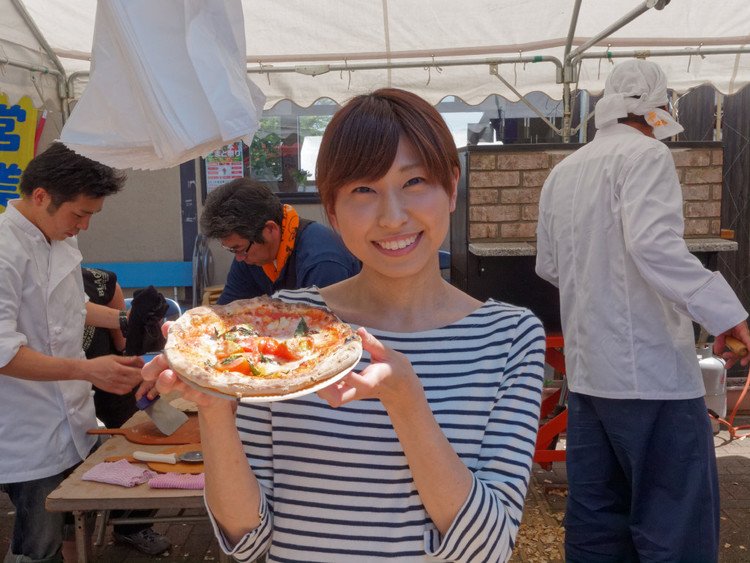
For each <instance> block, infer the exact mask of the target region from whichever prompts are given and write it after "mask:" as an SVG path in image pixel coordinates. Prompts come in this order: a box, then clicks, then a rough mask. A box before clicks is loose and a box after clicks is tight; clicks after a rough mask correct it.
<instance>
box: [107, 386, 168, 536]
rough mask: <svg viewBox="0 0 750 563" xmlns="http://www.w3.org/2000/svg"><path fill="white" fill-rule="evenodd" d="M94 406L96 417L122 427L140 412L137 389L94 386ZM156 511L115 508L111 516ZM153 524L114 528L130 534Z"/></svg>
mask: <svg viewBox="0 0 750 563" xmlns="http://www.w3.org/2000/svg"><path fill="white" fill-rule="evenodd" d="M94 408H95V409H96V418H98V419H99V420H101V421H102V422H103V423H104V426H106V427H107V428H120V427H121V426H122V425H123V424H125V423H126V422H127V421H128V420H129V419H130V417H131V416H133V415H134V414H135V413H137V412H138V407H137V406H135V389H133V390H132V391H130V393H127V394H125V395H116V394H115V393H109V392H108V391H102V390H101V389H99V388H98V387H94ZM155 513H156V511H154V510H113V511H112V512H111V513H110V516H111V517H112V518H123V517H124V516H133V517H140V518H145V517H150V516H153V515H154V514H155ZM151 526H152V524H118V525H116V526H114V527H113V529H114V531H115V533H117V534H122V535H125V536H129V535H130V534H134V533H136V532H139V531H141V530H143V529H145V528H150V527H151Z"/></svg>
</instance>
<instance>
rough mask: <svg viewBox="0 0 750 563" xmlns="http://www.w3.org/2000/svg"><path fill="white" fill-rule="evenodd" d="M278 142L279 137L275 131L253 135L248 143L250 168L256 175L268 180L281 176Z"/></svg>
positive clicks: (279, 142) (279, 141)
mask: <svg viewBox="0 0 750 563" xmlns="http://www.w3.org/2000/svg"><path fill="white" fill-rule="evenodd" d="M280 144H281V137H280V136H279V135H278V134H276V133H268V134H266V135H265V136H263V137H260V136H258V135H256V136H255V137H253V142H252V143H251V144H250V169H251V170H252V173H253V174H254V175H255V176H256V177H259V178H263V179H268V180H277V179H279V178H280V177H281V155H280V154H279V145H280Z"/></svg>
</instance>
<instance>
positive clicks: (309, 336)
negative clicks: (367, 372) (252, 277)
mask: <svg viewBox="0 0 750 563" xmlns="http://www.w3.org/2000/svg"><path fill="white" fill-rule="evenodd" d="M164 353H165V355H166V356H167V360H168V361H169V364H170V366H171V368H172V369H173V370H174V371H175V372H177V373H178V375H179V376H180V377H181V378H182V379H184V380H186V381H187V382H188V383H190V384H193V385H197V386H199V387H201V388H203V389H208V390H213V391H218V392H220V393H223V394H225V395H231V396H232V397H237V398H243V397H257V398H262V397H268V398H269V400H276V399H278V398H283V396H285V395H290V394H292V393H296V392H299V391H302V390H305V389H311V388H313V387H314V388H315V389H318V388H320V386H321V385H322V386H324V385H325V384H324V382H326V381H328V380H330V381H331V382H333V381H334V380H335V379H337V376H343V375H344V374H345V373H347V372H348V371H349V370H351V369H352V368H353V367H354V366H355V365H357V362H358V361H359V358H360V356H361V355H362V342H361V340H360V338H359V335H357V334H356V333H355V332H354V331H353V330H352V328H351V327H350V326H349V325H348V324H346V323H344V322H342V321H340V320H339V319H338V317H336V316H335V315H334V314H333V313H331V312H330V311H329V310H327V309H323V308H319V307H312V306H308V305H302V304H298V303H286V302H284V301H281V300H279V299H271V298H270V297H265V296H263V297H256V298H254V299H242V300H239V301H234V302H232V303H229V304H228V305H211V306H207V307H197V308H195V309H190V310H189V311H187V312H185V313H184V314H183V315H182V316H181V317H180V318H179V319H177V320H176V321H175V322H174V323H173V324H172V325H171V326H170V327H169V334H168V336H167V344H166V346H165V347H164Z"/></svg>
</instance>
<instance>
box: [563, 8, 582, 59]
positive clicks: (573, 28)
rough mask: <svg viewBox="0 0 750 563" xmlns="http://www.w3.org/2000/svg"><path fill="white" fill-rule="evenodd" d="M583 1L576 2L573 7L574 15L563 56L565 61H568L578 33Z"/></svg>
mask: <svg viewBox="0 0 750 563" xmlns="http://www.w3.org/2000/svg"><path fill="white" fill-rule="evenodd" d="M582 1H583V0H576V3H575V5H574V6H573V13H572V14H571V16H570V27H569V28H568V38H567V39H566V40H565V54H564V55H563V61H567V60H568V56H569V55H570V50H571V49H572V48H573V38H574V37H575V33H576V26H577V25H578V14H579V12H580V11H581V2H582Z"/></svg>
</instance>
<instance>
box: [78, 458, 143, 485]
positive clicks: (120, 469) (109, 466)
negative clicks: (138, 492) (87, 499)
mask: <svg viewBox="0 0 750 563" xmlns="http://www.w3.org/2000/svg"><path fill="white" fill-rule="evenodd" d="M155 475H156V472H155V471H151V470H150V469H143V468H142V467H138V466H136V465H133V464H130V463H128V462H127V461H126V460H124V459H121V460H120V461H114V462H107V461H103V462H101V463H97V464H96V465H95V466H94V467H92V468H91V469H89V470H88V471H87V472H86V473H84V474H83V477H81V479H83V480H84V481H99V482H100V483H109V484H111V485H120V486H121V487H135V486H136V485H140V484H141V483H145V482H146V481H148V480H149V479H151V478H152V477H154V476H155Z"/></svg>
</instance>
